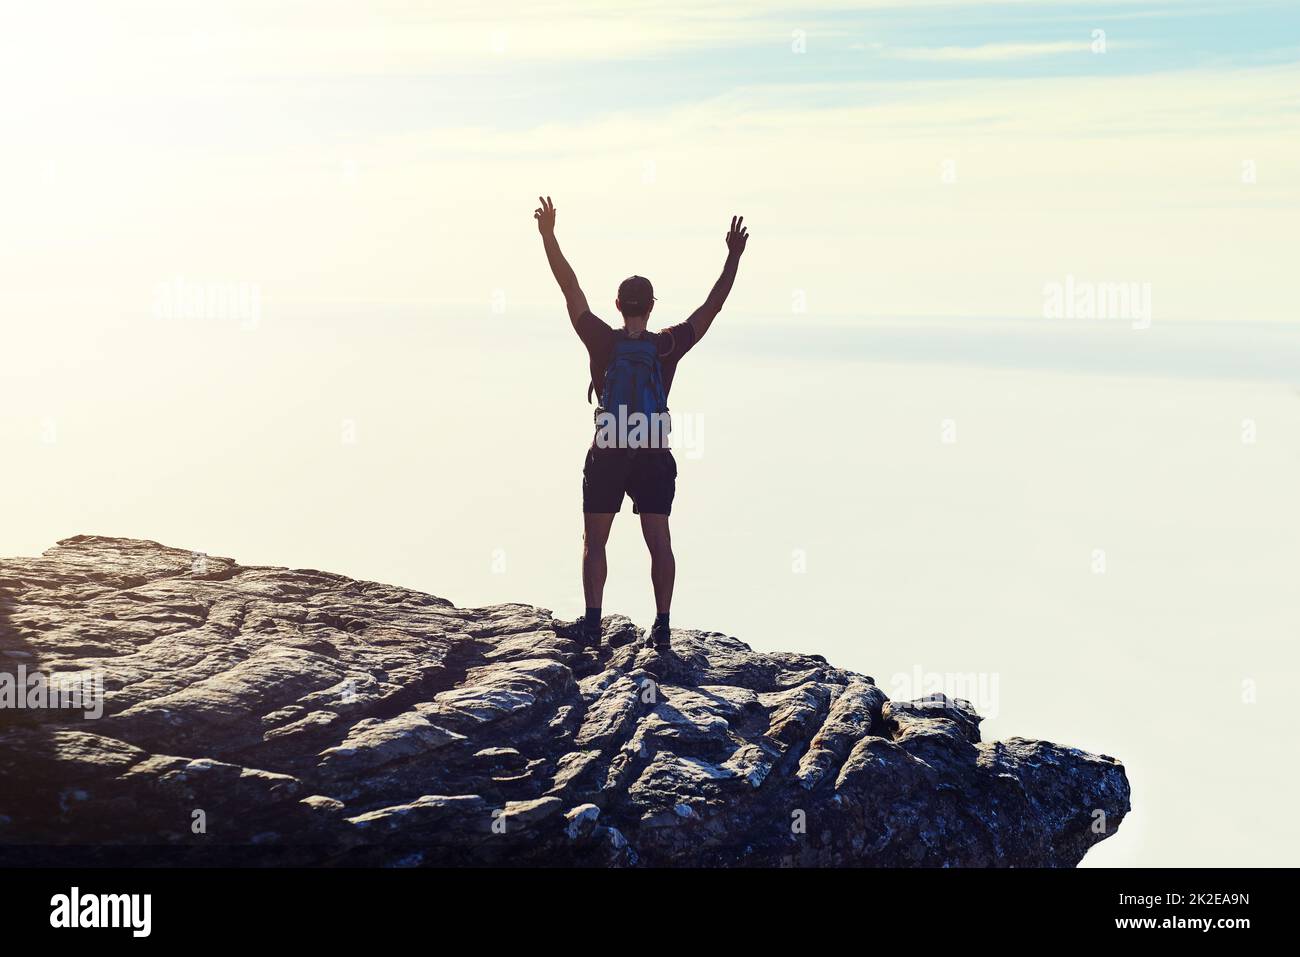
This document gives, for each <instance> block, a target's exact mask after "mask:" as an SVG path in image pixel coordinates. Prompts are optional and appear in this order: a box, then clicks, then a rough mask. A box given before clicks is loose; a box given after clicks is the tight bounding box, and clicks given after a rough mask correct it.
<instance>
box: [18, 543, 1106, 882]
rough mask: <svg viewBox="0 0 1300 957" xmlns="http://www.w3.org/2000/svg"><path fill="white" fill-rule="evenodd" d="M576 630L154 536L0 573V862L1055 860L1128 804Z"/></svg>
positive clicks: (744, 670)
mask: <svg viewBox="0 0 1300 957" xmlns="http://www.w3.org/2000/svg"><path fill="white" fill-rule="evenodd" d="M572 634H573V633H572V632H571V630H570V628H569V627H568V626H567V625H566V624H565V623H563V622H559V621H556V620H555V619H553V618H552V616H551V614H550V613H549V612H548V611H546V610H544V609H538V608H533V607H529V606H525V605H499V606H494V607H489V608H457V607H455V606H454V605H452V604H451V603H450V602H448V601H445V600H444V599H441V598H436V597H434V596H432V595H427V594H423V593H421V592H416V591H411V590H409V589H406V588H400V587H397V586H394V585H384V584H378V583H375V582H364V581H354V580H353V579H350V578H346V577H343V576H341V575H331V574H328V573H326V572H320V571H313V570H309V569H292V570H291V569H286V568H274V567H260V566H244V565H239V564H237V563H236V562H234V561H233V560H231V559H228V558H214V557H208V556H200V555H196V554H195V553H192V552H189V551H186V550H183V549H177V548H168V547H164V546H162V545H159V544H157V543H154V542H148V541H140V540H134V539H120V538H104V537H98V536H77V537H75V538H70V539H66V540H64V541H62V542H60V543H59V544H58V545H56V546H55V547H54V548H51V549H49V550H48V551H46V552H45V554H44V555H42V556H41V557H39V558H13V559H3V560H0V701H4V702H5V704H4V707H2V708H0V862H5V863H66V862H68V861H69V860H71V859H72V858H71V857H70V856H69V855H71V854H73V853H74V852H75V854H77V855H79V857H78V858H77V859H78V860H89V861H91V862H94V861H104V862H112V863H117V862H123V861H127V862H141V863H147V862H170V863H187V864H195V865H202V864H231V863H236V864H238V863H261V864H285V865H291V864H363V865H393V866H419V865H462V864H466V865H473V864H516V865H518V864H524V865H594V866H677V865H698V866H735V865H757V866H770V865H795V866H839V865H871V866H907V865H923V866H1053V867H1057V866H1073V865H1075V864H1077V863H1078V862H1079V860H1080V859H1081V858H1082V857H1083V855H1084V854H1085V853H1086V852H1087V850H1088V848H1089V847H1090V846H1091V845H1092V844H1094V843H1096V842H1097V841H1099V840H1102V839H1104V838H1105V837H1108V836H1109V835H1111V834H1113V833H1114V832H1115V830H1116V828H1117V827H1118V826H1119V823H1120V821H1121V820H1122V819H1123V817H1124V815H1125V814H1126V813H1127V811H1128V809H1129V786H1128V781H1127V778H1126V777H1125V774H1124V768H1123V765H1122V764H1120V762H1118V761H1116V760H1115V759H1113V758H1110V757H1106V756H1104V755H1095V754H1088V753H1086V752H1083V751H1080V750H1077V749H1075V748H1070V747H1064V746H1061V745H1056V744H1051V743H1049V742H1045V741H1032V740H1026V739H1022V738H1011V739H1009V740H1007V741H1000V742H985V741H981V740H980V732H979V723H980V718H979V716H978V715H977V714H975V712H974V710H973V709H972V708H971V707H970V705H969V704H968V703H967V702H964V701H961V700H952V699H948V698H944V697H943V696H935V697H932V698H928V699H923V700H920V701H912V702H897V701H890V700H889V699H888V698H887V697H886V696H885V694H884V693H883V692H882V691H881V690H880V688H878V687H877V686H876V685H875V683H874V682H873V680H872V679H871V678H869V677H866V676H864V675H859V674H855V673H853V672H850V671H845V670H842V669H839V668H835V667H832V666H831V665H829V664H827V663H826V661H824V660H823V659H821V658H820V657H815V656H805V655H795V654H781V653H759V652H755V651H754V650H752V649H751V648H750V647H749V646H748V645H746V644H744V643H743V642H741V641H738V640H737V639H735V638H730V637H727V636H725V635H721V634H716V633H704V632H697V631H686V630H674V632H673V635H672V650H671V651H668V652H656V651H653V650H650V649H645V648H642V647H641V646H640V643H639V641H638V640H637V639H638V634H637V632H636V630H635V629H634V627H633V626H632V624H631V622H629V621H628V620H627V619H625V618H621V617H609V618H606V619H605V622H604V640H603V642H602V645H601V647H600V648H599V649H583V648H581V647H580V646H579V645H578V644H577V643H576V642H575V641H573V640H571V635H572ZM20 673H22V674H25V675H26V676H27V679H28V680H27V685H26V686H25V687H24V688H23V689H22V690H21V692H20V693H26V691H27V689H29V688H30V687H31V675H32V674H33V673H39V674H41V675H43V676H44V677H45V678H46V679H49V680H57V679H58V677H59V676H60V675H63V676H65V678H66V676H67V675H81V676H98V678H99V679H100V680H102V682H103V689H104V697H103V713H102V715H100V716H99V717H88V716H87V713H86V712H87V711H91V710H92V709H90V708H88V707H85V706H86V705H87V704H88V702H85V701H83V702H82V703H81V704H82V706H83V708H82V710H77V709H74V708H62V709H50V708H36V707H16V706H15V705H14V703H13V700H12V698H13V693H14V691H13V689H16V688H17V687H18V685H17V679H18V677H19V675H20ZM6 675H7V676H11V677H9V678H6V677H5V676H6ZM4 682H8V683H9V687H10V689H11V693H10V699H4V698H3V694H2V692H3V690H4ZM92 687H93V686H92ZM65 703H66V702H65Z"/></svg>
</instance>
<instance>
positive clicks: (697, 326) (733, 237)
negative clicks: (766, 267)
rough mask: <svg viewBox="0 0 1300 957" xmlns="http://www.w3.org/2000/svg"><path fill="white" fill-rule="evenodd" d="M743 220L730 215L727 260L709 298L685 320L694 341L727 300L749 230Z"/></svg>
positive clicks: (703, 332) (747, 239)
mask: <svg viewBox="0 0 1300 957" xmlns="http://www.w3.org/2000/svg"><path fill="white" fill-rule="evenodd" d="M744 222H745V217H744V216H740V217H736V216H732V217H731V229H730V231H728V233H727V261H726V263H725V264H724V265H723V267H722V275H721V276H719V277H718V281H717V282H715V283H714V284H713V289H712V290H711V291H710V292H709V298H708V299H705V300H704V305H702V306H700V308H698V309H696V310H695V311H694V312H693V313H691V317H690V319H688V320H687V321H688V322H689V323H690V324H691V328H692V329H694V330H695V341H696V342H699V341H700V337H701V336H703V335H704V334H705V333H706V332H708V331H709V326H710V325H712V324H713V317H714V316H716V315H717V314H718V313H719V312H721V311H722V304H723V303H724V302H726V301H727V295H728V293H730V292H731V284H732V283H733V282H735V281H736V267H737V266H739V265H740V255H741V253H743V252H744V251H745V243H746V242H748V241H749V230H748V229H746V228H745V226H744Z"/></svg>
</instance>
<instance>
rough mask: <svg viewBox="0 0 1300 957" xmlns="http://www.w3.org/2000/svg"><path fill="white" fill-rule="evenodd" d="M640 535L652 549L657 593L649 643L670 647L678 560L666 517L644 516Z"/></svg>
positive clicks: (651, 567)
mask: <svg viewBox="0 0 1300 957" xmlns="http://www.w3.org/2000/svg"><path fill="white" fill-rule="evenodd" d="M641 534H642V535H643V536H645V544H646V548H648V549H650V583H651V584H652V585H654V590H655V611H657V612H658V613H659V614H658V615H657V617H656V618H655V624H654V627H653V628H652V629H651V634H650V641H651V643H652V644H653V645H655V647H658V648H666V647H668V610H669V608H670V607H671V606H672V603H673V581H674V580H675V579H676V577H677V561H676V559H674V558H673V540H672V536H671V535H670V534H669V532H668V516H667V515H642V516H641Z"/></svg>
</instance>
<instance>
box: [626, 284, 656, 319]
mask: <svg viewBox="0 0 1300 957" xmlns="http://www.w3.org/2000/svg"><path fill="white" fill-rule="evenodd" d="M618 301H619V305H620V306H622V311H623V315H625V316H627V315H632V316H639V315H641V314H642V313H644V312H646V311H648V310H649V309H650V303H652V302H654V301H655V290H654V286H652V285H650V280H649V279H647V278H646V277H645V276H628V277H627V278H626V279H624V280H623V281H622V282H621V283H619V284H618Z"/></svg>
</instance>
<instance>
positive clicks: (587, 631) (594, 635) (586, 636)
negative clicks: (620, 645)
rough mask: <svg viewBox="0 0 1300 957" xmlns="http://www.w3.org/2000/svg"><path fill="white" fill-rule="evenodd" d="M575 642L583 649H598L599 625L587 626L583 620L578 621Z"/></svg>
mask: <svg viewBox="0 0 1300 957" xmlns="http://www.w3.org/2000/svg"><path fill="white" fill-rule="evenodd" d="M577 642H578V644H579V645H581V646H582V647H583V648H599V647H600V623H599V622H593V623H591V624H587V620H586V619H585V618H582V619H579V620H578V634H577Z"/></svg>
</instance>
